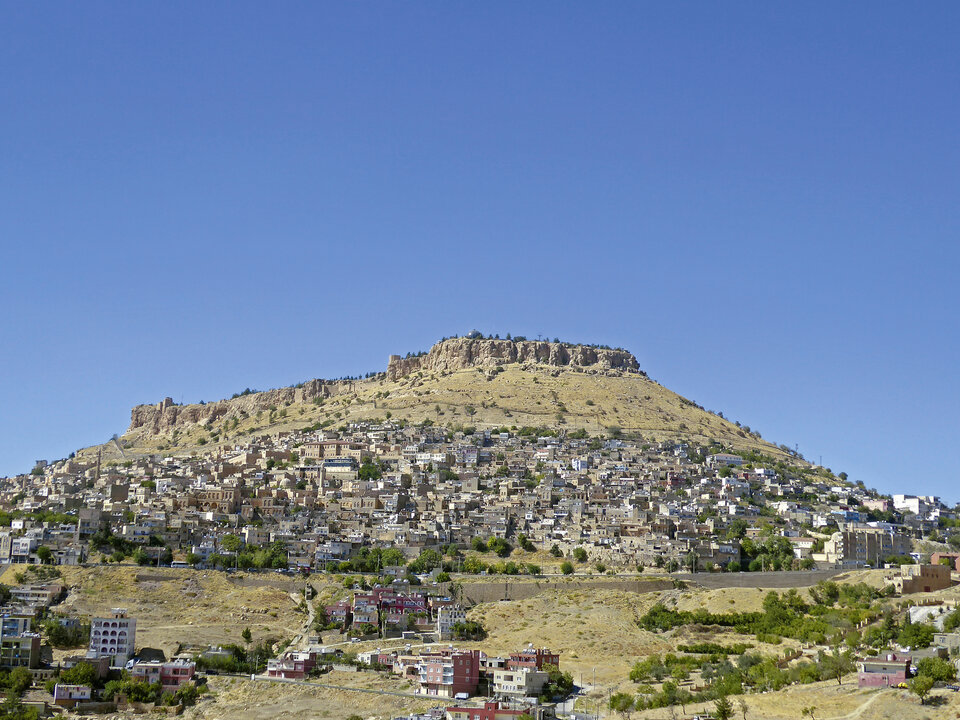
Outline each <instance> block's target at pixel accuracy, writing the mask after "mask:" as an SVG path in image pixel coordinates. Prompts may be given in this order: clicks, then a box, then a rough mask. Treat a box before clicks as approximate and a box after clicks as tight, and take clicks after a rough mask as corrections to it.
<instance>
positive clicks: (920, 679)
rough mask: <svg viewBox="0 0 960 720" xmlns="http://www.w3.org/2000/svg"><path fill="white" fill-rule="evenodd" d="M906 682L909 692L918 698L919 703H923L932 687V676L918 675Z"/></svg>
mask: <svg viewBox="0 0 960 720" xmlns="http://www.w3.org/2000/svg"><path fill="white" fill-rule="evenodd" d="M908 684H909V687H910V692H912V693H913V694H914V695H916V696H917V697H918V698H920V704H921V705H923V704H924V703H925V702H926V698H927V695H929V694H930V690H931V689H933V678H932V677H930V676H929V675H918V676H917V677H915V678H913V680H911V681H910V682H909V683H908Z"/></svg>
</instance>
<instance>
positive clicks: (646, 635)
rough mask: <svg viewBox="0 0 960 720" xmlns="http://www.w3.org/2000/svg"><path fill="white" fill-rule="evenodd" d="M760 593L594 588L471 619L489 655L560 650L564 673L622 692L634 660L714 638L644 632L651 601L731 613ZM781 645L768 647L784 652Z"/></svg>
mask: <svg viewBox="0 0 960 720" xmlns="http://www.w3.org/2000/svg"><path fill="white" fill-rule="evenodd" d="M764 592H765V591H758V590H755V589H735V588H730V589H725V590H700V589H689V590H682V591H665V592H651V593H641V594H638V593H632V592H623V591H618V590H597V589H584V590H571V591H558V592H545V593H542V594H540V595H537V596H536V597H532V598H527V599H525V600H517V601H512V602H499V603H485V604H482V605H478V606H476V607H475V608H473V609H472V610H470V612H469V613H468V617H469V618H470V619H471V620H479V621H480V622H482V623H483V625H484V627H485V628H487V630H488V632H489V637H488V638H487V639H486V640H484V641H483V642H482V643H477V644H476V647H480V648H482V649H483V650H484V651H485V652H487V653H491V654H498V653H499V654H502V653H509V652H510V651H512V650H516V649H517V648H519V647H523V646H525V645H527V644H528V643H533V644H534V645H536V646H538V647H549V648H551V649H552V650H556V651H558V652H559V653H560V658H561V664H562V666H563V668H564V669H565V670H570V671H571V672H572V673H574V675H575V677H577V678H579V674H580V673H583V675H584V679H585V680H586V679H587V678H588V677H589V678H590V679H592V677H593V669H594V668H596V673H597V675H596V677H597V683H598V684H603V685H604V686H605V687H621V686H622V687H623V688H624V689H627V685H628V684H629V683H628V682H627V677H628V675H629V673H630V668H631V667H632V666H633V664H634V663H635V662H636V661H637V660H638V659H640V658H642V657H644V656H646V655H649V654H653V653H660V654H663V653H668V652H675V651H676V646H677V645H678V644H681V643H693V642H699V641H705V640H716V639H717V637H718V636H717V635H715V634H713V633H704V632H701V631H699V630H694V629H692V628H680V629H678V630H675V631H672V632H670V633H654V632H649V631H647V630H643V629H641V628H640V627H638V626H637V624H636V620H637V618H639V617H641V616H642V615H643V614H644V613H646V612H647V610H649V609H650V608H651V607H652V606H653V605H654V604H656V603H657V602H667V603H668V604H670V605H674V604H677V605H678V606H679V607H680V608H681V609H685V610H686V609H690V610H692V609H695V608H699V607H705V608H707V609H709V610H711V611H714V612H730V611H731V609H732V607H734V605H735V606H736V607H737V608H738V609H749V610H753V609H757V608H759V607H760V604H761V603H762V599H763V593H764ZM731 602H732V603H733V604H730V603H731ZM722 640H723V642H726V643H732V642H741V641H742V642H748V643H751V644H756V640H755V639H753V638H752V637H751V638H746V637H741V636H739V635H735V634H732V633H725V634H723V635H722ZM783 647H784V646H780V647H779V648H769V649H770V651H771V652H778V651H780V652H782V650H783Z"/></svg>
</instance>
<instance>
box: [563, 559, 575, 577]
mask: <svg viewBox="0 0 960 720" xmlns="http://www.w3.org/2000/svg"><path fill="white" fill-rule="evenodd" d="M560 572H562V573H563V574H564V575H573V563H571V562H570V561H569V560H564V561H563V564H561V565H560Z"/></svg>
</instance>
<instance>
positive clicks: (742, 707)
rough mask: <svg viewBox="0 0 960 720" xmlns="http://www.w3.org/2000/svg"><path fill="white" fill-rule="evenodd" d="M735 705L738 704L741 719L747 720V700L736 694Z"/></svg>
mask: <svg viewBox="0 0 960 720" xmlns="http://www.w3.org/2000/svg"><path fill="white" fill-rule="evenodd" d="M737 705H739V706H740V712H741V713H742V714H743V720H747V712H748V711H749V710H750V708H749V707H747V701H746V700H744V699H743V696H742V695H740V696H737Z"/></svg>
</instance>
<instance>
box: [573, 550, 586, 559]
mask: <svg viewBox="0 0 960 720" xmlns="http://www.w3.org/2000/svg"><path fill="white" fill-rule="evenodd" d="M573 559H574V560H576V561H577V562H579V563H583V562H586V561H587V551H586V550H584V549H583V548H582V547H576V548H574V549H573Z"/></svg>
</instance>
